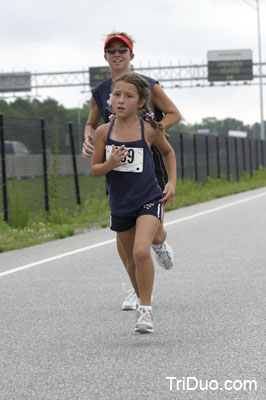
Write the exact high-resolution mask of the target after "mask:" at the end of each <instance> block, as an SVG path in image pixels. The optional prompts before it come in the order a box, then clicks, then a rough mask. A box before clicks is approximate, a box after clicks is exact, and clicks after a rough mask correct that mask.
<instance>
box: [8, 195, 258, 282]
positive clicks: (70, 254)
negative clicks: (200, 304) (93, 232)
mask: <svg viewBox="0 0 266 400" xmlns="http://www.w3.org/2000/svg"><path fill="white" fill-rule="evenodd" d="M262 196H266V192H263V193H260V194H257V195H255V196H251V197H248V198H246V199H242V200H237V201H233V202H232V203H228V204H225V205H223V206H219V207H215V208H211V209H210V210H206V211H202V212H200V213H196V214H193V215H189V216H187V217H184V218H179V219H176V220H174V221H170V222H167V223H165V226H170V225H174V224H178V223H180V222H184V221H188V220H190V219H193V218H198V217H201V216H203V215H207V214H211V213H213V212H216V211H220V210H223V209H225V208H229V207H233V206H236V205H239V204H242V203H245V202H247V201H251V200H255V199H258V198H259V197H262ZM115 240H116V239H110V240H106V241H105V242H100V243H96V244H93V245H91V246H87V247H83V248H81V249H77V250H73V251H69V252H67V253H63V254H59V255H57V256H54V257H49V258H45V259H43V260H40V261H36V262H33V263H31V264H26V265H23V266H22V267H17V268H13V269H10V270H8V271H4V272H1V273H0V278H1V277H3V276H7V275H11V274H14V273H16V272H19V271H23V270H25V269H28V268H33V267H37V266H38V265H41V264H45V263H48V262H50V261H54V260H58V259H60V258H64V257H68V256H72V255H73V254H78V253H82V252H83V251H88V250H92V249H95V248H97V247H101V246H105V245H107V244H110V243H113V242H115Z"/></svg>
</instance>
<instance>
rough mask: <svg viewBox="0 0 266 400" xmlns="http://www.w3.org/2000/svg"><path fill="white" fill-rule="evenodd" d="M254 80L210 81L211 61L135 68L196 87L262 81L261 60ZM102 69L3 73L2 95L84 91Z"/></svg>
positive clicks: (265, 70) (167, 84) (171, 85)
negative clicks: (93, 73) (45, 90)
mask: <svg viewBox="0 0 266 400" xmlns="http://www.w3.org/2000/svg"><path fill="white" fill-rule="evenodd" d="M252 67H253V79H252V80H233V79H232V80H227V81H220V82H219V81H218V82H211V81H209V80H208V64H189V65H175V66H174V65H173V66H171V65H170V66H156V67H151V66H148V67H137V68H134V67H132V68H133V70H134V71H135V72H138V73H140V74H143V75H147V76H150V77H151V78H153V79H156V80H158V81H160V84H161V86H162V87H163V88H167V89H175V88H193V87H212V86H229V85H232V86H239V85H259V78H260V71H259V67H260V64H259V63H253V64H252ZM261 67H262V78H266V62H264V63H261ZM97 68H98V69H99V70H101V72H102V74H101V77H102V76H104V77H106V76H108V71H109V67H92V68H88V69H87V70H85V69H84V70H76V71H61V72H39V73H38V72H36V73H31V72H28V71H25V72H17V73H14V72H12V73H1V74H0V96H1V97H5V94H6V93H9V94H10V93H12V92H13V93H15V92H29V91H31V90H32V89H42V88H58V87H71V86H72V87H74V86H79V87H81V88H82V90H84V91H89V90H90V89H91V88H92V87H93V86H94V85H92V82H91V80H92V79H91V70H92V69H94V70H95V69H97Z"/></svg>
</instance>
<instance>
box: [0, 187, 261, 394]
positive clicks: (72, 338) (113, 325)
mask: <svg viewBox="0 0 266 400" xmlns="http://www.w3.org/2000/svg"><path fill="white" fill-rule="evenodd" d="M166 222H167V231H168V242H169V244H171V245H172V246H173V249H174V253H175V261H176V265H175V268H174V269H173V270H171V271H165V270H163V269H161V268H160V267H159V266H158V265H156V280H155V288H154V293H153V314H154V327H155V331H154V334H149V335H141V334H138V333H135V332H134V322H135V313H134V312H132V311H131V312H125V311H121V303H122V301H123V298H124V293H123V287H122V286H123V283H125V282H127V277H126V274H125V272H124V269H123V266H122V264H121V262H120V260H119V258H118V256H117V252H116V247H115V236H114V233H113V232H111V231H110V230H109V229H102V230H95V231H91V232H89V233H87V234H84V235H79V236H75V237H71V238H67V239H63V240H57V241H54V242H51V243H46V244H42V245H38V246H34V247H31V248H27V249H22V250H17V251H12V252H9V253H3V254H1V255H0V356H1V358H0V399H1V400H15V399H16V400H24V399H25V400H55V399H60V400H83V399H84V400H96V399H97V400H98V399H99V400H105V399H106V400H109V399H114V400H120V399H121V400H131V399H132V400H133V399H134V400H135V399H147V400H155V399H158V400H176V399H181V400H183V399H184V400H187V399H193V400H197V399H214V400H215V399H220V400H226V399H234V400H238V399H239V400H242V399H243V400H245V399H248V400H250V399H256V400H257V399H261V400H265V398H266V382H265V373H266V361H265V360H266V358H265V356H266V354H265V353H266V352H265V348H266V345H265V339H266V338H265V332H266V322H265V320H266V318H265V315H266V307H265V306H266V297H265V291H266V290H265V289H266V250H265V247H266V246H265V245H266V188H263V189H259V190H255V191H250V192H246V193H242V194H238V195H234V196H230V197H226V198H221V199H218V200H214V201H210V202H207V203H202V204H199V205H195V206H191V207H187V208H183V209H180V210H176V211H173V212H170V213H167V215H166Z"/></svg>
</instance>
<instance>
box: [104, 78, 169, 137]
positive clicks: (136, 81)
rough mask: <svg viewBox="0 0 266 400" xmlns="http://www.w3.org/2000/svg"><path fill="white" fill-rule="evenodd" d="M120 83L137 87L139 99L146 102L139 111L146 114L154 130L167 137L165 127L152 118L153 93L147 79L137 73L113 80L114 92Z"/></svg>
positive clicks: (146, 118)
mask: <svg viewBox="0 0 266 400" xmlns="http://www.w3.org/2000/svg"><path fill="white" fill-rule="evenodd" d="M120 81H123V82H126V83H131V84H132V85H134V86H135V87H136V89H137V92H138V96H139V99H140V100H143V99H144V100H145V103H144V105H143V107H142V108H141V109H140V110H139V111H140V112H141V114H142V113H143V112H144V113H145V117H144V119H145V120H146V121H147V122H149V123H150V124H151V126H152V127H153V128H155V129H158V130H159V131H161V132H162V133H163V134H164V135H167V133H166V131H165V129H164V127H163V125H162V124H161V123H160V122H157V121H155V120H154V118H153V116H152V114H153V113H152V112H151V99H150V92H151V91H150V88H149V84H148V82H147V81H146V79H144V78H143V77H142V76H140V75H138V74H135V73H131V74H123V75H121V76H119V77H118V78H116V79H114V80H113V82H112V91H113V90H114V87H115V85H116V83H117V82H120Z"/></svg>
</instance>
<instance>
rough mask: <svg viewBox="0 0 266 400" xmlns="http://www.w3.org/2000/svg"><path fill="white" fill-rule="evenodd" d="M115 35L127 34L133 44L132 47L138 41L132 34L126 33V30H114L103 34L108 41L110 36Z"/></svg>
mask: <svg viewBox="0 0 266 400" xmlns="http://www.w3.org/2000/svg"><path fill="white" fill-rule="evenodd" d="M113 35H121V36H125V37H126V38H127V39H128V40H129V41H130V43H131V44H132V47H133V44H134V43H135V42H136V40H135V39H134V38H133V37H132V36H131V35H129V34H128V33H126V32H117V31H115V30H113V31H112V32H111V33H108V34H107V35H103V40H104V41H106V40H107V39H109V37H111V36H113Z"/></svg>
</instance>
